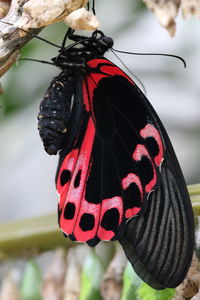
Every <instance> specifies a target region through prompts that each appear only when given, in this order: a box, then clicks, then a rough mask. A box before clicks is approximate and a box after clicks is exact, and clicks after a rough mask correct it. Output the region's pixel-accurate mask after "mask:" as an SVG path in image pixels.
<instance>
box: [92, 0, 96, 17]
mask: <svg viewBox="0 0 200 300" xmlns="http://www.w3.org/2000/svg"><path fill="white" fill-rule="evenodd" d="M92 11H93V14H94V15H96V11H95V0H93V1H92Z"/></svg>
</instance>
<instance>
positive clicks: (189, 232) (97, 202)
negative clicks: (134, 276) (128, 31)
mask: <svg viewBox="0 0 200 300" xmlns="http://www.w3.org/2000/svg"><path fill="white" fill-rule="evenodd" d="M66 37H68V38H70V39H71V40H73V41H74V43H73V44H72V45H70V46H68V47H65V46H64V43H63V46H62V48H61V50H60V53H59V55H58V56H57V57H55V58H53V63H54V64H55V65H56V66H57V67H59V68H61V70H62V72H61V73H60V75H58V76H57V77H55V78H54V79H53V81H52V82H51V84H50V86H49V88H48V90H47V92H46V94H45V96H44V99H43V101H42V102H41V105H40V113H39V115H38V119H39V130H40V136H41V138H42V140H43V143H44V148H45V150H46V151H47V152H48V153H49V154H56V153H57V152H58V151H59V155H60V158H59V164H58V170H57V175H56V186H57V191H58V194H59V197H60V198H59V204H58V216H59V225H60V227H61V229H62V231H63V232H64V234H65V235H66V236H68V237H69V238H70V239H71V240H73V241H79V242H83V243H87V244H88V245H89V246H95V245H96V244H98V243H99V242H100V241H109V240H119V242H120V243H121V245H122V246H123V248H124V251H125V253H126V256H127V258H128V259H129V261H130V262H131V264H132V266H133V268H134V269H135V271H136V272H137V273H138V275H139V276H140V277H141V278H142V279H143V280H144V281H145V282H147V283H148V284H149V285H151V286H152V287H153V288H156V289H163V288H166V287H175V286H177V285H179V284H180V283H181V282H182V280H183V279H184V277H185V276H186V273H187V271H188V268H189V266H190V263H191V259H192V254H193V247H194V222H193V213H192V208H191V203H190V199H189V196H188V192H187V188H186V184H185V181H184V178H183V175H182V172H181V169H180V166H179V163H178V161H177V158H176V155H175V153H174V150H173V148H172V145H171V142H170V140H169V138H168V135H167V133H166V131H165V129H164V127H163V125H162V123H161V121H160V119H159V117H158V115H157V114H156V112H155V110H154V109H153V107H152V106H151V104H150V102H149V101H148V100H147V98H146V97H145V95H144V94H143V93H142V92H141V90H140V89H139V88H138V87H137V85H136V84H135V83H134V82H133V81H132V80H131V79H130V78H129V77H128V76H127V75H126V74H125V73H124V72H123V71H122V70H120V69H119V68H118V67H117V66H116V65H114V64H113V63H112V62H110V61H109V60H108V59H106V58H104V57H103V56H104V53H105V52H106V51H107V50H109V49H110V48H111V47H112V45H113V40H112V39H111V38H109V37H107V36H105V35H104V34H103V33H102V32H101V31H95V32H93V34H92V36H91V37H84V36H79V35H75V34H74V33H73V32H72V31H71V30H69V31H68V33H67V35H66ZM65 39H66V38H65Z"/></svg>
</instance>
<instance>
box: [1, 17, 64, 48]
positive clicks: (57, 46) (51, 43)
mask: <svg viewBox="0 0 200 300" xmlns="http://www.w3.org/2000/svg"><path fill="white" fill-rule="evenodd" d="M0 22H1V23H4V24H7V25H11V26H13V24H12V23H9V22H4V21H1V20H0ZM17 28H18V29H19V30H21V31H23V32H25V33H27V34H28V35H30V36H31V37H33V38H35V39H38V40H40V41H43V42H45V43H47V44H49V45H52V46H54V47H56V48H59V49H60V48H61V46H59V45H57V44H54V43H53V42H50V41H48V40H46V39H43V38H42V37H40V36H37V35H36V34H33V33H31V32H29V31H28V30H25V29H22V28H20V27H17Z"/></svg>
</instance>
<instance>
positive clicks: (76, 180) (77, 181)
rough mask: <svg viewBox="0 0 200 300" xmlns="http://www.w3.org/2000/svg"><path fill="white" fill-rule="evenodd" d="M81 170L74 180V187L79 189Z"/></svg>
mask: <svg viewBox="0 0 200 300" xmlns="http://www.w3.org/2000/svg"><path fill="white" fill-rule="evenodd" d="M81 172H82V171H81V170H79V171H78V173H77V175H76V178H75V180H74V187H75V188H77V187H79V185H80V180H81Z"/></svg>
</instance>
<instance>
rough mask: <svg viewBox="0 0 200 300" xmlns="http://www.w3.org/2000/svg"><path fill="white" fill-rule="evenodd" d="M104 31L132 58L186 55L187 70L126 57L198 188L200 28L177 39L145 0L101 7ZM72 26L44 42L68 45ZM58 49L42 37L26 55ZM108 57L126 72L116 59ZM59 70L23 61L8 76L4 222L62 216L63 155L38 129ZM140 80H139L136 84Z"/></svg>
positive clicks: (2, 133)
mask: <svg viewBox="0 0 200 300" xmlns="http://www.w3.org/2000/svg"><path fill="white" fill-rule="evenodd" d="M96 2H97V3H96V12H97V15H98V18H99V19H100V22H101V27H100V29H101V30H103V31H104V32H105V33H106V34H107V35H108V36H111V37H113V38H114V40H115V45H114V47H115V48H116V49H119V50H126V51H133V52H167V53H173V54H178V55H181V56H182V57H184V58H185V60H186V62H187V69H184V68H183V65H182V64H181V62H179V61H178V60H175V59H174V58H166V57H160V56H157V57H151V56H146V57H144V56H134V55H125V54H120V58H121V59H122V60H123V62H124V63H125V64H126V65H127V66H128V67H129V68H130V69H131V70H132V71H133V72H134V73H136V74H137V76H138V77H139V78H140V79H141V80H142V82H143V84H144V85H145V87H146V90H147V97H148V98H149V100H150V101H151V103H152V104H153V106H154V107H155V109H156V110H157V112H158V114H159V116H160V117H161V119H162V121H163V123H164V125H165V127H166V129H167V131H168V133H169V135H170V137H171V140H172V142H173V144H174V147H175V150H176V152H177V156H178V158H179V161H180V163H181V166H182V169H183V172H184V175H185V178H186V180H187V183H190V184H191V183H196V182H200V166H199V159H200V151H199V146H200V131H199V128H200V86H199V75H198V73H199V65H200V54H199V53H200V51H199V50H200V38H199V37H200V30H199V29H200V23H199V21H198V20H196V19H193V18H192V19H189V20H183V19H182V16H181V15H180V16H179V17H178V19H177V23H178V25H177V33H176V36H175V38H171V37H169V35H168V33H167V31H166V30H165V29H163V28H161V27H160V25H159V24H158V23H157V21H156V19H155V17H154V16H153V14H152V13H151V12H149V10H148V9H147V8H146V7H145V6H144V4H143V3H142V1H140V0H137V1H131V0H129V1H128V0H126V1H120V0H110V1H107V0H101V1H96ZM66 29H67V27H66V26H65V25H64V24H61V23H60V24H54V25H51V26H49V27H48V28H45V29H44V30H43V31H42V32H41V34H40V35H41V36H42V37H44V38H46V39H47V40H50V41H53V42H55V43H57V44H61V43H62V39H63V36H64V33H65V32H66ZM56 55H57V49H56V48H54V47H53V46H51V45H48V44H45V43H43V42H41V41H39V40H37V39H34V40H32V41H31V42H29V43H28V44H27V45H26V46H25V47H24V48H23V50H22V57H28V58H36V59H45V60H50V59H51V58H52V57H54V56H56ZM107 57H108V58H109V59H111V60H112V61H113V62H115V63H116V64H117V65H118V66H120V67H122V68H123V66H121V64H120V62H119V61H118V60H117V59H116V58H115V57H114V55H113V54H112V53H108V55H107ZM58 73H59V70H58V69H56V68H55V67H53V66H48V65H44V64H40V63H34V62H29V61H20V62H19V63H18V64H16V65H15V66H13V67H12V68H11V69H10V70H9V72H8V73H7V74H6V75H4V77H3V78H2V85H3V88H4V94H3V95H2V96H0V97H1V98H0V104H1V118H0V143H1V147H0V199H1V201H0V222H1V223H3V222H9V221H13V220H19V219H22V218H29V217H34V216H39V215H43V214H48V213H55V212H56V210H57V195H56V191H55V183H54V178H55V172H56V166H57V160H58V157H52V156H48V155H47V154H46V153H45V152H44V150H43V146H42V143H41V141H40V137H39V134H38V131H37V114H38V109H39V103H40V101H41V100H42V97H43V95H44V93H45V91H46V89H47V87H48V85H49V83H50V81H51V80H52V78H53V77H54V76H56V75H57V74H58ZM133 79H134V78H133Z"/></svg>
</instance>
